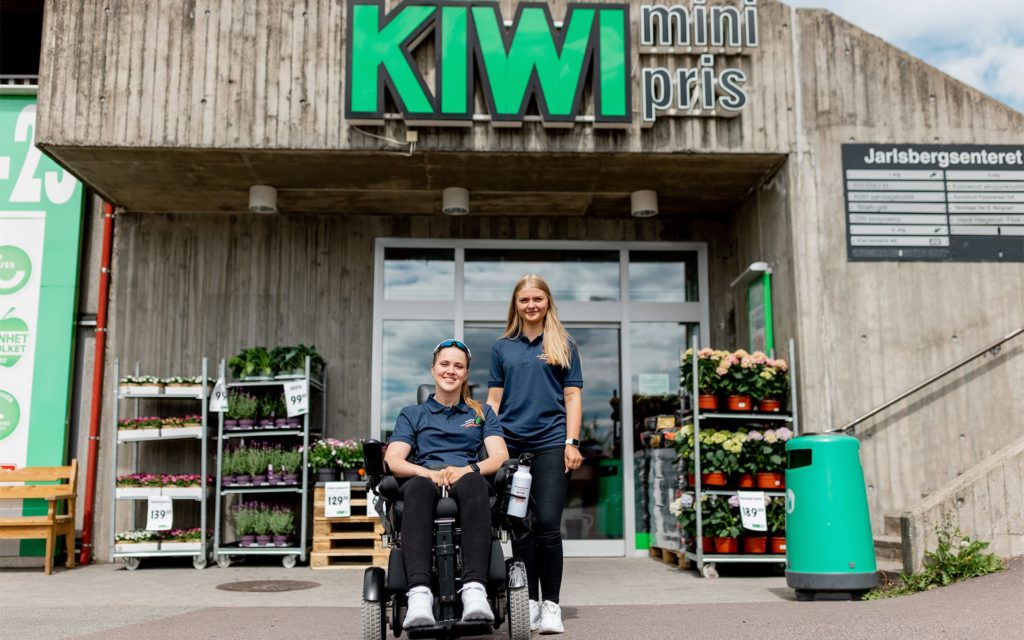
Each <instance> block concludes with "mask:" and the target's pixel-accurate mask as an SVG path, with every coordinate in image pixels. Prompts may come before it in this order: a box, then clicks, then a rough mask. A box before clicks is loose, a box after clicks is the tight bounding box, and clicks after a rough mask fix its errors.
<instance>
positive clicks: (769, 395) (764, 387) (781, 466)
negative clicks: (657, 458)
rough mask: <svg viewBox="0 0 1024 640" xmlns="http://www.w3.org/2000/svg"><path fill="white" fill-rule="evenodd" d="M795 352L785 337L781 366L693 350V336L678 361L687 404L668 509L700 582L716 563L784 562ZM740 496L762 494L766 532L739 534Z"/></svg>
mask: <svg viewBox="0 0 1024 640" xmlns="http://www.w3.org/2000/svg"><path fill="white" fill-rule="evenodd" d="M795 350H796V347H795V343H794V341H793V340H790V341H789V353H788V357H789V362H788V363H787V362H786V361H785V360H782V359H774V358H770V357H768V356H767V355H765V354H763V353H759V352H755V353H753V354H750V353H747V352H746V351H743V350H739V351H735V352H728V351H717V350H713V349H698V347H697V341H696V339H695V340H694V341H693V345H692V347H691V349H690V350H688V351H687V352H686V353H684V354H683V356H682V358H681V365H682V366H681V380H682V385H683V389H684V393H683V394H681V396H682V397H683V398H684V400H683V402H684V403H685V402H686V400H685V398H687V397H688V398H689V399H690V405H691V406H690V407H686V406H684V407H683V416H684V419H686V418H688V419H689V424H687V425H686V426H684V427H683V429H682V431H681V432H680V433H679V434H678V435H677V436H676V447H677V450H678V451H679V453H680V459H681V472H680V476H681V477H680V485H681V486H683V487H684V488H683V489H682V492H681V495H680V496H679V497H678V498H677V499H676V501H675V503H674V504H673V505H672V507H673V509H672V510H673V512H674V513H675V514H676V515H677V517H678V518H679V522H680V532H681V535H682V536H683V537H684V538H686V539H685V540H684V541H683V549H684V551H683V555H684V557H685V558H686V559H688V560H691V561H693V562H694V563H695V564H696V567H697V570H698V571H700V572H701V575H703V576H705V577H716V576H717V575H718V572H717V569H716V566H715V565H716V563H719V562H726V563H729V562H764V563H778V564H780V565H782V566H784V565H785V562H786V554H785V500H786V492H785V484H784V478H785V475H784V471H785V444H786V441H788V440H789V439H790V438H792V437H794V436H796V435H797V434H798V433H799V416H798V411H797V402H796V400H797V398H796V369H795V366H794V364H793V363H794V356H795ZM694 356H696V357H694ZM720 396H728V399H727V400H725V401H722V399H721V398H720ZM737 396H738V397H737ZM755 402H756V403H757V406H758V409H757V410H755V409H754V406H755V404H754V403H755ZM787 408H788V410H787ZM740 491H756V492H762V493H763V497H764V500H765V518H766V520H767V524H768V527H767V529H768V530H767V531H765V532H753V531H749V530H746V529H743V526H742V517H741V514H740V512H739V506H740V505H739V494H738V492H740ZM744 532H746V535H741V534H743V533H744Z"/></svg>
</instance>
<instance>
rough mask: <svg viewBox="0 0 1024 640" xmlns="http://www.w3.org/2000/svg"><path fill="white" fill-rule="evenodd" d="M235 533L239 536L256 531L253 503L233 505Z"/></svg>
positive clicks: (248, 534) (249, 534)
mask: <svg viewBox="0 0 1024 640" xmlns="http://www.w3.org/2000/svg"><path fill="white" fill-rule="evenodd" d="M233 515H234V520H235V534H236V535H239V536H251V535H253V534H254V533H256V527H255V524H256V520H255V515H256V508H254V505H253V503H248V504H240V505H238V506H237V507H235V512H234V514H233Z"/></svg>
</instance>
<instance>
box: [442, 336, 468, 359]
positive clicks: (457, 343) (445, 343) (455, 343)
mask: <svg viewBox="0 0 1024 640" xmlns="http://www.w3.org/2000/svg"><path fill="white" fill-rule="evenodd" d="M448 347H455V348H456V349H462V350H463V351H465V352H466V355H467V356H468V357H469V359H470V360H472V359H473V352H472V351H470V350H469V347H467V346H466V343H465V342H463V341H462V340H456V339H455V338H448V339H447V340H442V341H441V342H438V343H437V346H436V347H434V353H437V352H438V351H440V350H441V349H447V348H448Z"/></svg>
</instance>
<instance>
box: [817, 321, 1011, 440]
mask: <svg viewBox="0 0 1024 640" xmlns="http://www.w3.org/2000/svg"><path fill="white" fill-rule="evenodd" d="M1021 334H1024V327H1021V328H1019V329H1017V330H1016V331H1012V332H1010V333H1008V334H1006V335H1005V336H1003V337H1002V338H1000V339H999V340H996V341H995V342H993V343H992V344H990V345H988V346H987V347H985V348H984V349H981V350H980V351H978V352H977V353H975V354H973V355H970V356H968V357H966V358H964V359H963V360H961V361H960V362H957V363H956V364H954V365H952V366H949V367H947V368H945V369H943V370H942V371H940V372H939V373H936V374H935V375H933V376H932V377H930V378H928V379H927V380H925V381H924V382H922V383H920V384H918V385H916V386H914V387H912V388H910V389H907V390H906V391H904V392H903V393H901V394H900V395H898V396H896V397H895V398H892V399H891V400H887V401H885V402H883V403H882V404H880V405H878V406H877V407H875V408H874V409H872V410H871V411H868V412H867V413H865V414H864V415H862V416H860V417H859V418H856V419H854V420H851V421H850V422H847V423H846V424H845V425H843V426H842V427H840V428H838V429H836V430H835V431H843V432H846V433H853V430H854V427H856V426H857V425H858V424H860V423H862V422H864V421H865V420H867V419H869V418H871V417H873V416H876V415H878V414H879V413H881V412H883V411H885V410H886V409H888V408H889V407H891V406H892V405H894V404H896V403H897V402H899V401H900V400H903V399H904V398H907V397H908V396H911V395H913V394H915V393H917V392H918V391H920V390H921V389H924V388H925V387H927V386H929V385H931V384H932V383H934V382H936V381H938V380H941V379H942V378H944V377H946V376H947V375H949V374H951V373H953V372H954V371H956V370H957V369H959V368H960V367H962V366H964V365H966V364H968V363H970V362H972V361H974V360H976V359H978V358H980V357H981V356H983V355H985V354H986V353H991V354H992V355H996V354H998V353H999V351H1000V349H1001V348H1002V346H1003V343H1006V342H1009V341H1010V340H1013V339H1014V338H1016V337H1017V336H1019V335H1021Z"/></svg>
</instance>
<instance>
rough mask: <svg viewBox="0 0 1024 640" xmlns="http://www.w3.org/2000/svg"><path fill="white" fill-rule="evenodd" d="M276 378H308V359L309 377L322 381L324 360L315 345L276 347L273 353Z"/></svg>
mask: <svg viewBox="0 0 1024 640" xmlns="http://www.w3.org/2000/svg"><path fill="white" fill-rule="evenodd" d="M271 357H272V359H273V362H274V371H275V372H276V375H275V376H274V377H275V378H278V379H295V378H304V377H306V358H307V357H308V358H309V376H310V377H311V378H315V379H317V380H320V379H321V377H322V376H323V368H324V364H325V363H324V359H323V358H322V357H320V354H319V353H317V350H316V347H315V346H313V345H309V346H306V345H304V344H300V345H297V346H294V347H286V346H282V347H275V348H274V350H273V351H271Z"/></svg>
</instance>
